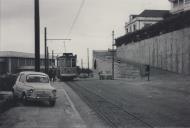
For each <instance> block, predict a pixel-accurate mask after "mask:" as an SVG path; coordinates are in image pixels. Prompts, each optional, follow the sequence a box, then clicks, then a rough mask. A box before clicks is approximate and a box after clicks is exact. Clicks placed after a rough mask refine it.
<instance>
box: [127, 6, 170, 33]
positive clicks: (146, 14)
mask: <svg viewBox="0 0 190 128" xmlns="http://www.w3.org/2000/svg"><path fill="white" fill-rule="evenodd" d="M168 14H169V11H168V10H144V11H143V12H142V13H140V14H139V15H130V17H129V22H126V23H125V31H126V34H128V33H131V32H135V31H137V30H140V29H142V28H144V27H148V26H150V25H152V24H155V23H157V22H159V21H161V20H163V19H164V17H165V16H166V15H168Z"/></svg>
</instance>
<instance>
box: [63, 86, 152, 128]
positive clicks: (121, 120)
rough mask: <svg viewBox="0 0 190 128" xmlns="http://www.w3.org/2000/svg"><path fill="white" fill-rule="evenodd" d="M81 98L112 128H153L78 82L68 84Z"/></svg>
mask: <svg viewBox="0 0 190 128" xmlns="http://www.w3.org/2000/svg"><path fill="white" fill-rule="evenodd" d="M66 83H67V84H68V85H69V86H70V87H71V88H72V89H73V90H74V91H75V92H76V93H77V94H78V95H79V96H80V97H81V99H82V100H83V101H84V102H85V103H87V105H88V106H89V107H90V108H92V109H93V110H94V111H95V112H96V113H97V115H98V116H99V117H100V118H101V119H102V120H103V121H105V122H106V123H107V124H108V125H109V126H110V127H112V128H117V127H147V128H153V126H152V125H151V124H149V123H147V122H145V121H143V120H142V119H140V118H139V117H137V116H135V115H134V114H132V113H130V112H128V111H127V110H125V109H124V108H123V107H122V106H120V105H118V104H116V103H114V102H112V101H110V100H108V99H106V98H105V97H103V96H101V95H99V94H97V93H96V92H94V91H92V90H89V89H88V88H87V87H84V86H81V85H80V84H78V83H76V82H66Z"/></svg>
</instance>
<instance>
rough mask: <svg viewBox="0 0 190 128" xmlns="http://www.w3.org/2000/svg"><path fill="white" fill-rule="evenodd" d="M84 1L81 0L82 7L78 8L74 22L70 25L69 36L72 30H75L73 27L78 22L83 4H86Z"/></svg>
mask: <svg viewBox="0 0 190 128" xmlns="http://www.w3.org/2000/svg"><path fill="white" fill-rule="evenodd" d="M84 3H85V0H82V2H81V4H80V7H79V10H78V12H77V14H76V16H75V18H74V20H73V22H72V24H71V27H70V29H69V31H68V34H67V37H68V36H69V35H70V34H71V32H72V30H73V28H74V25H75V24H76V22H77V19H78V17H79V15H80V13H81V10H82V8H83V6H84Z"/></svg>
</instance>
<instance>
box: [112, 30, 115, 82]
mask: <svg viewBox="0 0 190 128" xmlns="http://www.w3.org/2000/svg"><path fill="white" fill-rule="evenodd" d="M114 45H115V39H114V30H113V31H112V79H113V80H114V61H115V60H114V59H115V58H114V54H115V51H114Z"/></svg>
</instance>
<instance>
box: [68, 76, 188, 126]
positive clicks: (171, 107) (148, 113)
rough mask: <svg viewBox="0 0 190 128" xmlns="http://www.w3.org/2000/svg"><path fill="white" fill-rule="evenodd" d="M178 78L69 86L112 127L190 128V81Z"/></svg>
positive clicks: (88, 81) (85, 82)
mask: <svg viewBox="0 0 190 128" xmlns="http://www.w3.org/2000/svg"><path fill="white" fill-rule="evenodd" d="M166 77H167V76H166ZM174 78H175V77H173V78H172V77H170V78H169V79H166V78H163V79H162V80H159V79H156V78H152V80H151V81H145V80H138V81H133V80H124V79H118V80H97V79H83V80H82V79H81V80H77V81H74V82H67V84H68V86H69V87H71V88H72V89H73V90H74V91H75V92H76V93H77V94H78V95H79V96H80V97H81V99H83V100H84V101H85V102H86V103H87V104H88V106H90V108H91V109H93V110H94V111H95V112H96V114H97V115H98V116H99V118H101V119H102V120H103V121H105V122H106V123H107V124H108V125H109V126H110V127H180V128H181V127H190V108H189V106H190V88H189V83H190V82H189V79H181V78H178V77H176V79H174Z"/></svg>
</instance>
